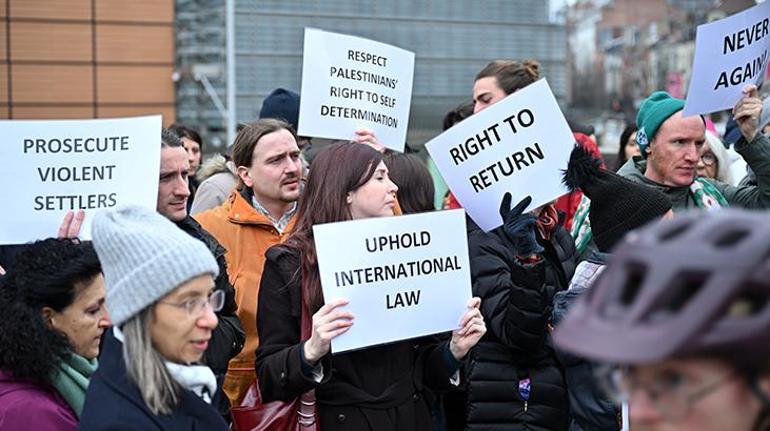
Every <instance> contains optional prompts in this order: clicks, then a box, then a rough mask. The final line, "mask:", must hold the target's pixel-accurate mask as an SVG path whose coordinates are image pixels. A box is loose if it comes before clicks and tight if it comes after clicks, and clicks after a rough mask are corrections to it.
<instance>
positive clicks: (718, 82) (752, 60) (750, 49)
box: [683, 1, 770, 116]
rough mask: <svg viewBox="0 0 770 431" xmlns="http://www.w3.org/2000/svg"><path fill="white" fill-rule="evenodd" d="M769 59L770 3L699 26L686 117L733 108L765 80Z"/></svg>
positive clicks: (685, 111)
mask: <svg viewBox="0 0 770 431" xmlns="http://www.w3.org/2000/svg"><path fill="white" fill-rule="evenodd" d="M769 61H770V2H768V1H766V2H764V3H761V4H758V5H757V6H754V7H752V8H751V9H747V10H745V11H743V12H741V13H738V14H735V15H733V16H729V17H727V18H724V19H720V20H719V21H714V22H712V23H709V24H703V25H699V26H698V31H697V34H696V38H695V60H694V61H693V71H692V78H691V79H690V86H689V89H688V90H687V101H686V103H685V105H684V111H683V114H684V116H690V115H695V114H708V113H711V112H716V111H721V110H724V109H731V108H732V107H733V106H734V105H735V103H736V102H737V101H738V100H740V98H741V97H742V96H743V95H742V94H741V90H742V89H743V87H745V86H746V85H749V84H756V85H757V86H759V84H761V83H762V81H763V80H764V75H765V71H766V70H767V65H768V62H769Z"/></svg>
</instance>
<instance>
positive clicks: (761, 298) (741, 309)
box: [726, 286, 768, 318]
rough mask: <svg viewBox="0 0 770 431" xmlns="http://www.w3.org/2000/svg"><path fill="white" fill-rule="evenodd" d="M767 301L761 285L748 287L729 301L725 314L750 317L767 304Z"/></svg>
mask: <svg viewBox="0 0 770 431" xmlns="http://www.w3.org/2000/svg"><path fill="white" fill-rule="evenodd" d="M767 302H768V298H767V294H766V293H765V292H764V291H763V288H762V287H760V286H757V288H756V289H751V288H749V289H747V290H746V291H745V292H744V293H743V294H742V295H740V296H738V297H737V298H735V299H734V300H733V302H732V303H730V305H729V307H728V308H727V313H726V314H727V315H728V316H730V317H736V318H747V317H752V316H754V315H756V314H757V313H759V312H760V311H761V310H763V309H764V308H765V307H766V306H767Z"/></svg>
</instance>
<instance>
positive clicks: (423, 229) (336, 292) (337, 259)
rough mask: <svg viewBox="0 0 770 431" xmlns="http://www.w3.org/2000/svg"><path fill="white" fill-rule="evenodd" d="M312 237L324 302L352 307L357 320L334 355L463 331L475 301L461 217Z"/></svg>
mask: <svg viewBox="0 0 770 431" xmlns="http://www.w3.org/2000/svg"><path fill="white" fill-rule="evenodd" d="M313 235H314V236H315V245H316V251H317V253H318V267H319V270H320V275H321V286H322V287H323V294H324V300H325V301H326V302H327V303H329V302H330V301H333V300H335V299H339V298H344V299H347V300H348V301H349V303H348V305H346V306H345V309H346V310H347V311H350V312H351V313H353V316H354V318H355V319H354V321H353V326H351V328H350V330H349V331H348V332H346V333H344V334H342V335H339V336H337V337H336V338H334V339H333V340H332V351H333V352H334V353H339V352H344V351H348V350H353V349H360V348H363V347H368V346H373V345H377V344H384V343H389V342H393V341H399V340H405V339H409V338H414V337H421V336H424V335H430V334H436V333H439V332H445V331H451V330H454V329H457V328H458V326H459V323H460V318H461V317H462V316H463V313H465V310H466V309H467V308H466V306H467V303H468V300H469V299H470V297H471V278H470V269H469V263H468V242H467V238H466V233H465V213H464V212H463V211H462V210H451V211H438V212H433V213H424V214H416V215H407V216H398V217H376V218H369V219H363V220H355V221H347V222H340V223H330V224H322V225H316V226H313ZM340 250H345V251H344V252H340Z"/></svg>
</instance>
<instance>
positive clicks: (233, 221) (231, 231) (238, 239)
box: [194, 190, 295, 371]
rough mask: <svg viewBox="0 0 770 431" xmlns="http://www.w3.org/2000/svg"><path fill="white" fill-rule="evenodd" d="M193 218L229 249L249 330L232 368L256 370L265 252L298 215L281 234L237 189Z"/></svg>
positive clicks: (232, 275) (230, 267) (229, 263)
mask: <svg viewBox="0 0 770 431" xmlns="http://www.w3.org/2000/svg"><path fill="white" fill-rule="evenodd" d="M194 218H195V219H196V220H197V221H198V223H200V224H201V225H202V226H203V227H204V228H205V229H206V230H207V231H209V232H210V233H211V234H212V235H214V237H215V238H216V239H217V240H218V241H219V242H220V243H221V244H222V245H223V246H224V247H225V248H226V249H227V253H225V260H226V261H227V272H228V274H229V276H230V283H231V284H232V285H233V286H234V287H235V301H236V303H237V304H238V317H239V318H240V319H241V325H242V326H243V329H244V330H245V331H246V343H245V345H244V346H243V350H242V351H241V353H240V354H239V355H238V356H236V357H235V358H233V359H232V360H231V361H230V366H229V370H232V371H246V370H250V371H254V360H255V356H254V352H255V351H256V350H257V346H258V345H259V337H258V335H257V297H258V292H259V282H260V280H261V278H262V268H263V266H264V264H265V252H266V251H267V249H268V248H270V247H271V246H273V245H275V244H278V243H280V242H283V240H285V239H286V237H287V236H288V235H289V233H290V232H291V230H292V229H293V228H294V223H295V218H294V217H292V219H291V221H289V224H288V225H287V226H286V229H285V230H284V232H283V234H280V233H278V230H277V229H276V228H275V227H274V226H273V223H272V222H270V220H269V219H268V218H267V217H266V216H264V215H263V214H261V213H259V212H258V211H257V210H256V209H254V207H253V206H252V205H251V202H248V201H247V200H246V199H245V198H244V197H243V196H242V195H241V193H240V192H239V191H238V190H234V191H233V192H232V193H231V194H230V196H229V197H228V198H227V200H226V201H225V202H224V203H223V204H222V205H221V206H218V207H216V208H212V209H210V210H207V211H204V212H202V213H198V214H196V215H195V216H194Z"/></svg>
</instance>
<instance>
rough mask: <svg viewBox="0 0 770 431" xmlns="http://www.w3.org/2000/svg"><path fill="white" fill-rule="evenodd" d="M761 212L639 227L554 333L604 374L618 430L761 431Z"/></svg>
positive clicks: (686, 217) (765, 292)
mask: <svg viewBox="0 0 770 431" xmlns="http://www.w3.org/2000/svg"><path fill="white" fill-rule="evenodd" d="M767 220H768V215H767V212H763V211H745V210H735V209H725V210H721V211H690V212H688V213H684V214H677V215H676V216H675V217H674V218H672V219H670V220H662V221H660V222H657V223H653V224H651V225H648V226H646V227H643V228H641V229H639V230H637V231H635V232H633V234H629V235H626V237H625V239H624V240H623V241H622V242H621V243H620V244H619V245H618V246H617V247H616V248H615V250H614V251H613V258H612V259H611V260H610V262H609V264H608V265H607V267H606V268H605V269H604V272H603V273H602V276H601V277H599V278H597V279H596V282H595V283H594V284H593V286H591V288H590V289H588V290H587V291H586V292H585V294H583V295H582V296H581V297H580V298H579V299H578V300H577V301H576V303H575V304H574V305H573V306H572V309H571V310H570V311H569V312H568V313H567V316H566V318H565V320H564V321H563V322H562V323H561V324H559V326H557V327H556V330H555V332H554V342H555V344H556V346H557V347H558V348H559V349H562V350H564V351H566V352H569V353H571V354H574V355H578V356H581V357H585V358H588V359H590V360H593V361H597V362H601V363H605V364H612V365H610V366H607V367H604V370H603V372H601V373H600V374H601V375H602V378H601V381H602V382H603V386H604V387H606V388H607V389H608V391H609V392H610V393H611V394H613V395H614V397H615V399H617V400H627V401H628V404H629V408H630V415H629V416H630V429H631V430H651V431H666V430H679V431H717V430H719V431H723V430H732V431H758V430H768V429H770V359H769V358H770V307H768V303H770V265H768V260H767V257H768V256H770V225H768V223H767Z"/></svg>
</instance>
